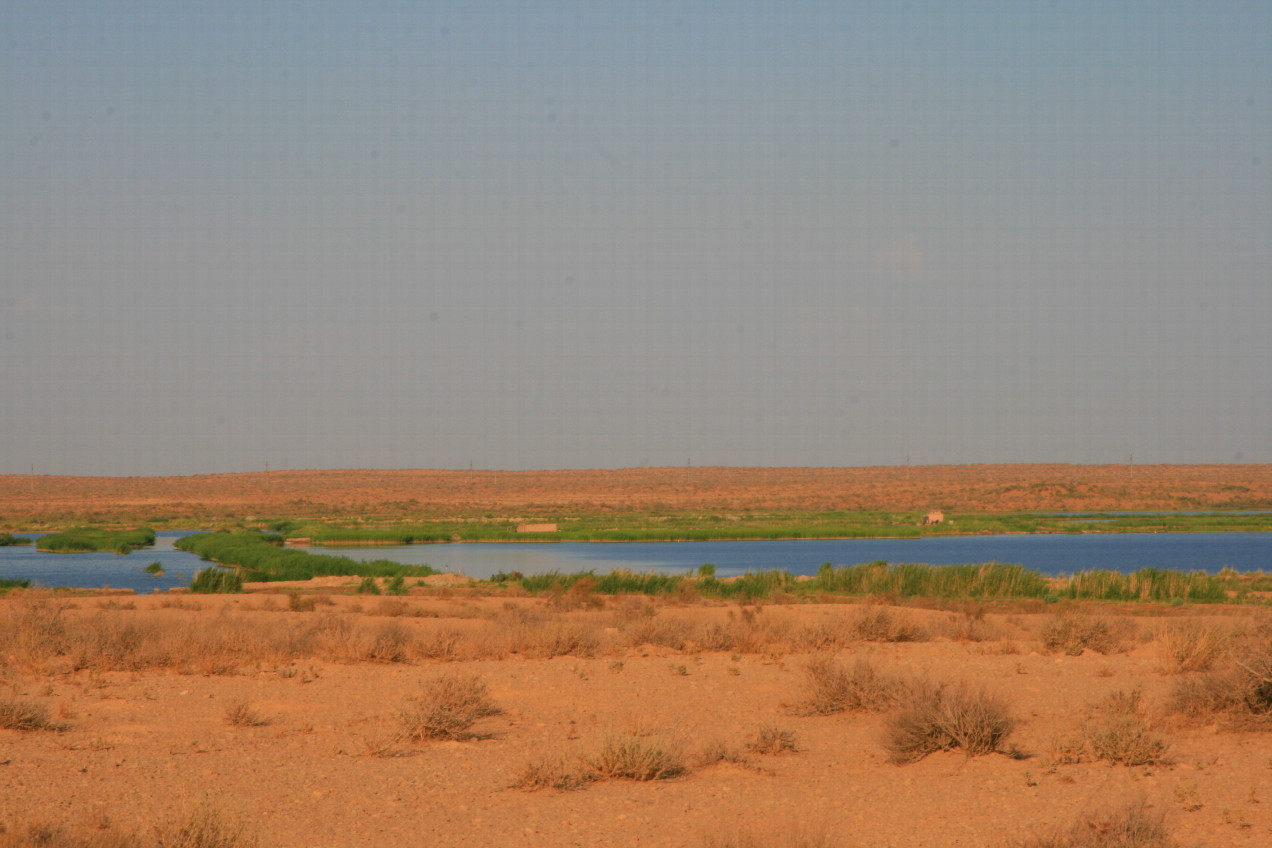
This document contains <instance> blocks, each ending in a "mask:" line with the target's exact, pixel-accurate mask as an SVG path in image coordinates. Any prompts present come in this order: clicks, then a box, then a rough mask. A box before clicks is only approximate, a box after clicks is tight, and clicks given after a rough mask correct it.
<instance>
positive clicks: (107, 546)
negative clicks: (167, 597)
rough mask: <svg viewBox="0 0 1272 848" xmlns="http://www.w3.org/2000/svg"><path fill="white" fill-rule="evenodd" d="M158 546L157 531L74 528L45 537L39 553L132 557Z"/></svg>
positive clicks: (38, 544)
mask: <svg viewBox="0 0 1272 848" xmlns="http://www.w3.org/2000/svg"><path fill="white" fill-rule="evenodd" d="M154 543H155V531H154V530H151V529H150V528H149V527H142V528H139V529H136V530H102V529H100V528H97V527H74V528H71V529H70V530H63V531H62V532H60V533H49V534H48V535H46V536H41V537H40V539H39V541H38V542H37V543H36V549H37V550H41V551H49V552H51V553H88V552H92V551H114V552H115V553H117V554H128V553H132V551H133V549H134V548H148V547H150V546H151V545H153V544H154Z"/></svg>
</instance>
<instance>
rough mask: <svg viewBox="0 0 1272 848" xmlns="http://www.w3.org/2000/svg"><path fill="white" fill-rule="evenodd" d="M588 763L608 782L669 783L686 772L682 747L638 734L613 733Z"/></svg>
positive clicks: (606, 738)
mask: <svg viewBox="0 0 1272 848" xmlns="http://www.w3.org/2000/svg"><path fill="white" fill-rule="evenodd" d="M587 762H588V765H589V766H590V767H591V769H592V771H593V772H595V773H596V775H597V776H598V777H599V778H604V779H608V780H666V779H668V778H672V777H678V776H679V775H682V774H684V773H685V771H686V770H687V769H686V767H685V758H684V754H683V753H682V751H681V749H680V746H679V745H677V744H675V743H674V742H669V741H667V740H664V739H659V738H657V737H651V736H645V735H643V734H640V733H635V732H626V733H610V734H609V735H607V736H606V737H605V739H604V740H603V741H602V742H601V745H600V749H599V750H598V751H597V752H596V753H595V754H593V755H592V756H591V757H589V758H588V760H587Z"/></svg>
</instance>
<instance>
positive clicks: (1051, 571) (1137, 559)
mask: <svg viewBox="0 0 1272 848" xmlns="http://www.w3.org/2000/svg"><path fill="white" fill-rule="evenodd" d="M186 535H189V534H188V533H176V532H162V533H159V534H157V536H156V539H155V546H154V548H147V549H143V550H137V551H134V552H133V553H131V554H128V555H126V556H120V555H118V554H113V553H91V554H52V553H38V552H37V551H36V550H35V546H34V545H23V546H20V547H6V548H0V577H10V578H27V579H29V580H31V581H32V583H33V584H38V585H43V586H79V587H99V586H111V587H115V588H121V589H133V590H135V591H137V592H152V591H153V590H155V589H169V588H171V587H173V586H185V585H189V583H190V580H191V579H193V577H194V574H195V572H197V571H198V570H199V569H200V568H204V567H206V565H207V564H206V563H204V562H202V561H201V560H200V559H199V558H198V557H197V556H195V555H194V554H190V553H186V552H185V551H179V550H176V549H174V548H173V547H172V543H173V541H174V540H175V539H177V538H178V537H180V536H186ZM33 538H34V537H33ZM313 550H314V552H316V553H328V552H329V553H336V554H340V555H343V556H347V557H349V558H351V559H358V560H373V559H389V560H393V561H395V562H401V563H405V564H410V565H431V566H432V567H433V568H436V569H438V570H439V571H450V572H452V573H457V574H464V575H467V576H469V577H477V578H485V577H490V576H491V575H493V574H495V573H497V572H500V571H504V572H511V571H520V572H521V573H522V574H539V573H543V572H546V571H561V572H575V571H586V570H592V571H596V572H598V573H604V572H608V571H613V570H615V569H627V570H630V571H636V572H647V571H656V572H664V573H670V574H683V573H685V572H687V571H692V570H694V569H697V568H698V566H700V565H703V564H704V563H712V564H714V565H715V566H716V574H717V575H718V576H720V577H727V576H731V575H736V574H742V573H745V572H746V571H760V570H766V569H774V568H781V569H786V570H787V571H790V572H791V573H792V574H814V573H816V571H817V569H818V568H819V567H820V566H821V565H822V563H826V562H829V563H832V564H834V565H853V564H856V563H860V562H873V561H875V560H887V561H888V562H922V563H928V564H931V565H955V564H961V563H968V562H1010V563H1019V564H1021V565H1024V566H1025V567H1027V568H1032V569H1034V570H1036V571H1039V572H1041V573H1043V574H1048V575H1058V574H1067V573H1072V572H1075V571H1086V570H1091V569H1108V570H1110V571H1121V572H1129V571H1136V570H1138V569H1140V568H1165V569H1172V570H1177V571H1208V572H1212V573H1213V572H1216V571H1218V570H1219V569H1221V568H1225V567H1227V568H1233V569H1235V570H1237V571H1260V570H1268V571H1272V533H1117V534H1112V533H1111V534H1081V535H1067V534H1066V535H1047V536H953V537H940V538H931V539H798V540H786V541H753V542H736V541H733V542H595V543H594V542H525V543H511V544H499V543H463V544H443V545H408V546H402V547H396V546H395V547H380V546H375V547H356V548H314V549H313ZM156 561H157V562H161V563H163V565H164V568H165V569H166V571H167V573H166V574H165V575H163V576H162V577H154V576H151V575H149V574H146V573H145V572H144V571H143V569H144V568H145V567H146V566H147V565H149V564H150V563H152V562H156Z"/></svg>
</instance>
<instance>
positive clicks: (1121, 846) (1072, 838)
mask: <svg viewBox="0 0 1272 848" xmlns="http://www.w3.org/2000/svg"><path fill="white" fill-rule="evenodd" d="M1178 845H1179V843H1178V842H1176V841H1175V840H1174V839H1173V838H1171V836H1170V831H1169V830H1167V828H1166V824H1165V818H1164V816H1163V815H1162V814H1160V813H1153V812H1150V811H1149V809H1148V807H1147V806H1146V805H1145V804H1144V802H1143V801H1140V802H1137V803H1134V804H1131V805H1129V806H1127V807H1124V808H1122V809H1120V810H1115V811H1113V812H1108V813H1097V814H1094V815H1084V816H1082V817H1081V818H1079V819H1078V820H1077V821H1075V822H1074V823H1073V824H1072V825H1071V826H1070V827H1069V828H1068V829H1067V830H1065V831H1063V832H1061V833H1058V834H1055V835H1052V836H1045V837H1036V838H1033V839H1027V840H1025V841H1022V842H1017V843H1015V848H1178Z"/></svg>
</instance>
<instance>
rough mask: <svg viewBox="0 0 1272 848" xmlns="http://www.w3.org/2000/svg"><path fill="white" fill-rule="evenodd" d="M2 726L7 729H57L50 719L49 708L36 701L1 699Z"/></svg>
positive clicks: (0, 724) (0, 721) (0, 723)
mask: <svg viewBox="0 0 1272 848" xmlns="http://www.w3.org/2000/svg"><path fill="white" fill-rule="evenodd" d="M0 727H3V728H5V729H6V730H22V731H28V732H29V731H33V730H56V729H57V727H56V725H54V724H53V723H52V722H51V721H49V708H48V707H46V706H44V705H43V704H41V703H37V702H35V701H20V700H18V699H16V698H3V699H0Z"/></svg>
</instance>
